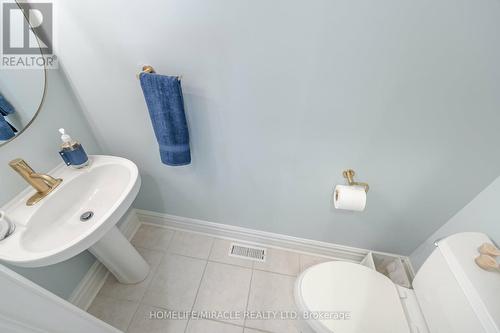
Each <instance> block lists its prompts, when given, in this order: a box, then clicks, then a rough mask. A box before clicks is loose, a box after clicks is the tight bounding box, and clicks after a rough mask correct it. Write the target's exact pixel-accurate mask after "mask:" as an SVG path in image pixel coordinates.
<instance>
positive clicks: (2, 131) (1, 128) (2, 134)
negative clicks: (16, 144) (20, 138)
mask: <svg viewBox="0 0 500 333" xmlns="http://www.w3.org/2000/svg"><path fill="white" fill-rule="evenodd" d="M14 136H15V134H14V130H13V128H12V126H10V125H9V123H8V122H7V121H6V120H5V118H4V117H3V116H2V115H0V140H1V141H6V140H10V139H12V138H13V137H14Z"/></svg>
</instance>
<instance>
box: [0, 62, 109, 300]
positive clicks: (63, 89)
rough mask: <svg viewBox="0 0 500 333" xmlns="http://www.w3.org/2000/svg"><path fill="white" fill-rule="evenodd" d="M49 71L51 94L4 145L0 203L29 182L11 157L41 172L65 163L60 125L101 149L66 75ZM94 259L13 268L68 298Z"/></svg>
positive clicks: (92, 149)
mask: <svg viewBox="0 0 500 333" xmlns="http://www.w3.org/2000/svg"><path fill="white" fill-rule="evenodd" d="M48 72H49V73H48V90H47V97H46V100H45V103H44V105H43V107H42V111H41V112H40V114H39V116H38V117H37V119H36V121H35V122H34V123H33V124H32V126H31V127H29V128H28V129H27V130H26V131H25V132H24V133H23V134H22V135H21V136H19V137H18V138H16V139H15V140H14V141H12V142H10V143H8V144H7V145H5V146H3V147H0V188H1V191H0V206H2V205H3V204H5V203H6V202H7V201H8V200H10V199H11V198H12V197H13V196H15V195H16V194H17V193H19V192H20V191H21V190H22V189H23V188H25V187H26V186H27V184H26V182H25V181H24V180H23V179H22V178H21V177H19V176H18V175H17V174H16V173H15V172H14V171H13V170H12V169H11V168H10V167H9V166H8V162H9V161H10V160H12V159H14V158H16V157H21V158H24V159H25V160H26V161H28V163H29V164H30V165H31V166H32V167H33V168H34V169H35V170H36V171H38V172H46V171H48V170H50V169H52V168H53V167H55V166H56V165H57V164H59V163H61V158H60V156H59V154H58V150H59V147H60V139H59V137H60V135H59V133H58V131H57V130H58V129H59V128H60V127H64V128H66V129H67V130H68V132H69V133H71V135H72V136H73V137H74V138H75V139H78V140H80V141H81V142H82V143H83V144H84V146H85V149H86V150H87V151H88V152H89V153H94V154H95V153H100V152H101V149H100V148H99V146H98V144H97V141H96V140H95V138H94V136H93V135H92V134H91V131H90V127H89V125H88V123H87V121H86V119H85V118H84V117H83V114H82V112H81V110H80V107H79V106H78V104H77V103H76V100H75V98H74V96H73V93H72V92H71V90H70V89H69V88H68V87H69V85H68V83H67V82H66V80H65V78H64V76H63V75H62V74H61V73H60V72H59V71H57V70H49V71H48ZM94 260H95V258H94V257H93V256H92V255H91V254H90V253H88V252H84V253H82V254H80V255H78V256H76V257H74V258H72V259H70V260H68V261H66V262H63V263H60V264H56V265H52V266H48V267H42V268H33V269H31V268H30V269H25V268H18V267H10V268H12V269H13V270H15V271H17V272H18V273H20V274H22V275H24V276H25V277H27V278H29V279H30V280H32V281H34V282H36V283H38V284H39V285H41V286H43V287H45V288H47V289H48V290H50V291H52V292H54V293H55V294H57V295H59V296H61V297H64V298H67V297H68V296H69V295H70V294H71V292H72V291H73V290H74V288H75V287H76V285H77V284H78V283H79V282H80V280H81V279H82V277H83V276H84V275H85V273H86V272H87V271H88V269H89V267H90V266H91V265H92V264H93V262H94Z"/></svg>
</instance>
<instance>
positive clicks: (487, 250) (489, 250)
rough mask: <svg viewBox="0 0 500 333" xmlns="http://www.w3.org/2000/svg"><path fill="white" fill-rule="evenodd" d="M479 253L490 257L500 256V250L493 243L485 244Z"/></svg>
mask: <svg viewBox="0 0 500 333" xmlns="http://www.w3.org/2000/svg"><path fill="white" fill-rule="evenodd" d="M479 253H481V254H485V255H488V256H490V257H498V256H500V250H499V249H498V248H497V247H496V246H495V245H493V244H491V243H483V245H481V246H480V247H479Z"/></svg>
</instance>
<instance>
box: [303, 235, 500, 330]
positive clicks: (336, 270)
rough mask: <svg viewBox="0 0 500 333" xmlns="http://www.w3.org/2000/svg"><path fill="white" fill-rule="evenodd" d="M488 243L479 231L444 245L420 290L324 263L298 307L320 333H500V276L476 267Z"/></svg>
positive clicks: (421, 277) (307, 280)
mask: <svg viewBox="0 0 500 333" xmlns="http://www.w3.org/2000/svg"><path fill="white" fill-rule="evenodd" d="M483 243H492V241H491V240H490V239H489V238H488V237H487V236H486V235H484V234H482V233H476V232H466V233H460V234H455V235H453V236H450V237H448V238H446V239H443V240H441V241H439V243H438V246H437V247H436V249H434V251H433V253H432V254H431V255H430V256H429V257H428V258H427V260H426V261H425V263H424V264H423V266H422V267H421V268H420V270H419V271H418V273H417V275H416V277H415V279H414V280H413V288H414V289H407V288H403V287H400V286H397V285H395V284H394V283H393V282H392V281H391V280H390V279H389V278H387V277H386V276H385V275H383V274H381V273H379V272H377V271H375V270H373V269H371V268H368V267H365V266H362V265H359V264H354V263H349V262H341V261H333V262H326V263H322V264H319V265H316V266H313V267H310V268H309V269H307V270H306V271H304V272H303V273H302V274H301V275H300V276H299V277H298V279H297V282H296V284H295V301H296V303H297V306H298V308H299V311H301V312H304V313H307V314H309V315H310V317H311V318H310V319H307V320H306V321H305V322H306V323H307V325H308V326H309V328H308V329H310V330H311V331H312V332H317V333H406V332H408V333H427V332H430V333H462V332H463V333H483V332H487V333H498V332H500V330H499V327H500V272H489V271H485V270H483V269H481V268H479V267H478V266H477V265H476V263H475V262H474V259H475V258H476V257H477V256H478V248H479V246H481V244H483ZM321 313H322V314H323V317H320V316H319V314H321ZM325 313H328V314H329V316H330V317H326V318H325V315H324V314H325ZM332 314H338V318H335V319H332V317H334V315H332ZM346 314H347V316H348V318H345V317H344V318H342V316H344V315H346Z"/></svg>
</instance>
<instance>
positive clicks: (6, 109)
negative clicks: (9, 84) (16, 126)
mask: <svg viewBox="0 0 500 333" xmlns="http://www.w3.org/2000/svg"><path fill="white" fill-rule="evenodd" d="M14 112H16V109H14V107H13V106H12V104H10V103H9V101H8V100H6V99H5V97H3V95H2V94H1V93H0V115H2V116H6V115H8V114H12V113H14Z"/></svg>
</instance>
